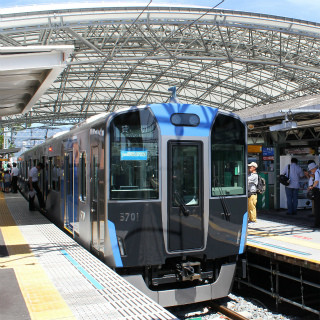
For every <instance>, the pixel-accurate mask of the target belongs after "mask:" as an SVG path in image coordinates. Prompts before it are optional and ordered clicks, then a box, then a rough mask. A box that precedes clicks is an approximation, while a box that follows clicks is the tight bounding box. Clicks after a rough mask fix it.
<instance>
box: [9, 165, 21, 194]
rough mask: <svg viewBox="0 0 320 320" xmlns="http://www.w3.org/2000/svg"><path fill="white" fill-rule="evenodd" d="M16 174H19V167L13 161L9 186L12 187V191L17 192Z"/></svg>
mask: <svg viewBox="0 0 320 320" xmlns="http://www.w3.org/2000/svg"><path fill="white" fill-rule="evenodd" d="M18 175H19V169H18V168H17V164H16V163H15V162H14V163H13V168H12V170H11V177H12V181H11V187H12V192H13V193H17V192H18Z"/></svg>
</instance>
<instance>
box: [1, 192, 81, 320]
mask: <svg viewBox="0 0 320 320" xmlns="http://www.w3.org/2000/svg"><path fill="white" fill-rule="evenodd" d="M0 228H1V232H2V236H3V239H4V241H5V244H6V246H7V250H8V253H9V257H4V258H0V268H13V269H14V271H15V275H16V277H17V280H18V283H19V286H20V289H21V292H22V295H23V297H24V300H25V302H26V305H27V308H28V310H29V313H30V317H31V319H35V320H49V319H52V320H54V319H75V317H74V316H73V314H72V312H71V310H70V309H69V307H68V305H67V304H66V303H65V301H64V300H63V299H62V297H61V295H60V294H59V292H58V291H57V289H56V288H55V287H54V285H53V284H52V282H51V281H50V279H49V278H48V276H47V274H46V272H45V271H44V270H43V268H42V266H41V265H39V263H38V261H37V259H36V258H35V257H34V255H33V253H32V252H31V251H30V249H29V246H28V244H27V243H26V241H25V239H24V237H23V235H22V233H21V232H20V230H19V228H18V227H17V226H16V224H15V222H14V220H13V219H12V217H11V214H10V211H9V209H8V207H7V204H6V201H5V199H4V196H3V194H2V193H0Z"/></svg>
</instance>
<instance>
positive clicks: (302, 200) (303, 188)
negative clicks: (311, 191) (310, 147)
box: [280, 155, 319, 209]
mask: <svg viewBox="0 0 320 320" xmlns="http://www.w3.org/2000/svg"><path fill="white" fill-rule="evenodd" d="M291 158H297V159H298V165H299V166H300V167H301V168H302V169H305V170H308V161H309V160H313V161H315V163H316V164H317V165H318V164H319V156H314V155H285V156H280V174H281V173H282V172H283V170H284V168H285V167H286V165H288V164H290V163H291ZM307 189H308V179H307V178H306V177H304V178H301V179H300V188H299V194H298V209H309V208H310V209H311V208H312V201H311V200H309V199H308V198H307ZM280 208H283V209H287V197H286V190H285V186H284V185H282V184H280Z"/></svg>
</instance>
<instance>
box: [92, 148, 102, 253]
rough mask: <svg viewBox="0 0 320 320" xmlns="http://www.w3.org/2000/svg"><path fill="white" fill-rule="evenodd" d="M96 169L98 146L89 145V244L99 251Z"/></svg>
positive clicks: (97, 167) (97, 165)
mask: <svg viewBox="0 0 320 320" xmlns="http://www.w3.org/2000/svg"><path fill="white" fill-rule="evenodd" d="M98 171H99V148H98V146H92V147H91V172H90V177H91V179H90V194H91V202H90V212H91V228H92V230H91V244H92V247H93V249H95V250H97V251H99V249H100V245H99V235H100V226H99V223H98V221H99V219H98V185H99V183H98Z"/></svg>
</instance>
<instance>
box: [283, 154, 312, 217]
mask: <svg viewBox="0 0 320 320" xmlns="http://www.w3.org/2000/svg"><path fill="white" fill-rule="evenodd" d="M289 166H290V170H289ZM281 174H284V175H286V176H287V177H288V178H289V179H290V183H289V185H288V186H286V187H285V188H286V196H287V208H288V212H287V214H288V215H294V214H297V208H298V193H299V188H300V178H303V177H304V176H307V174H306V173H305V172H304V171H303V170H302V169H301V167H300V166H299V165H298V159H297V158H292V159H291V164H288V165H287V166H286V167H285V168H284V170H283V172H281Z"/></svg>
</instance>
